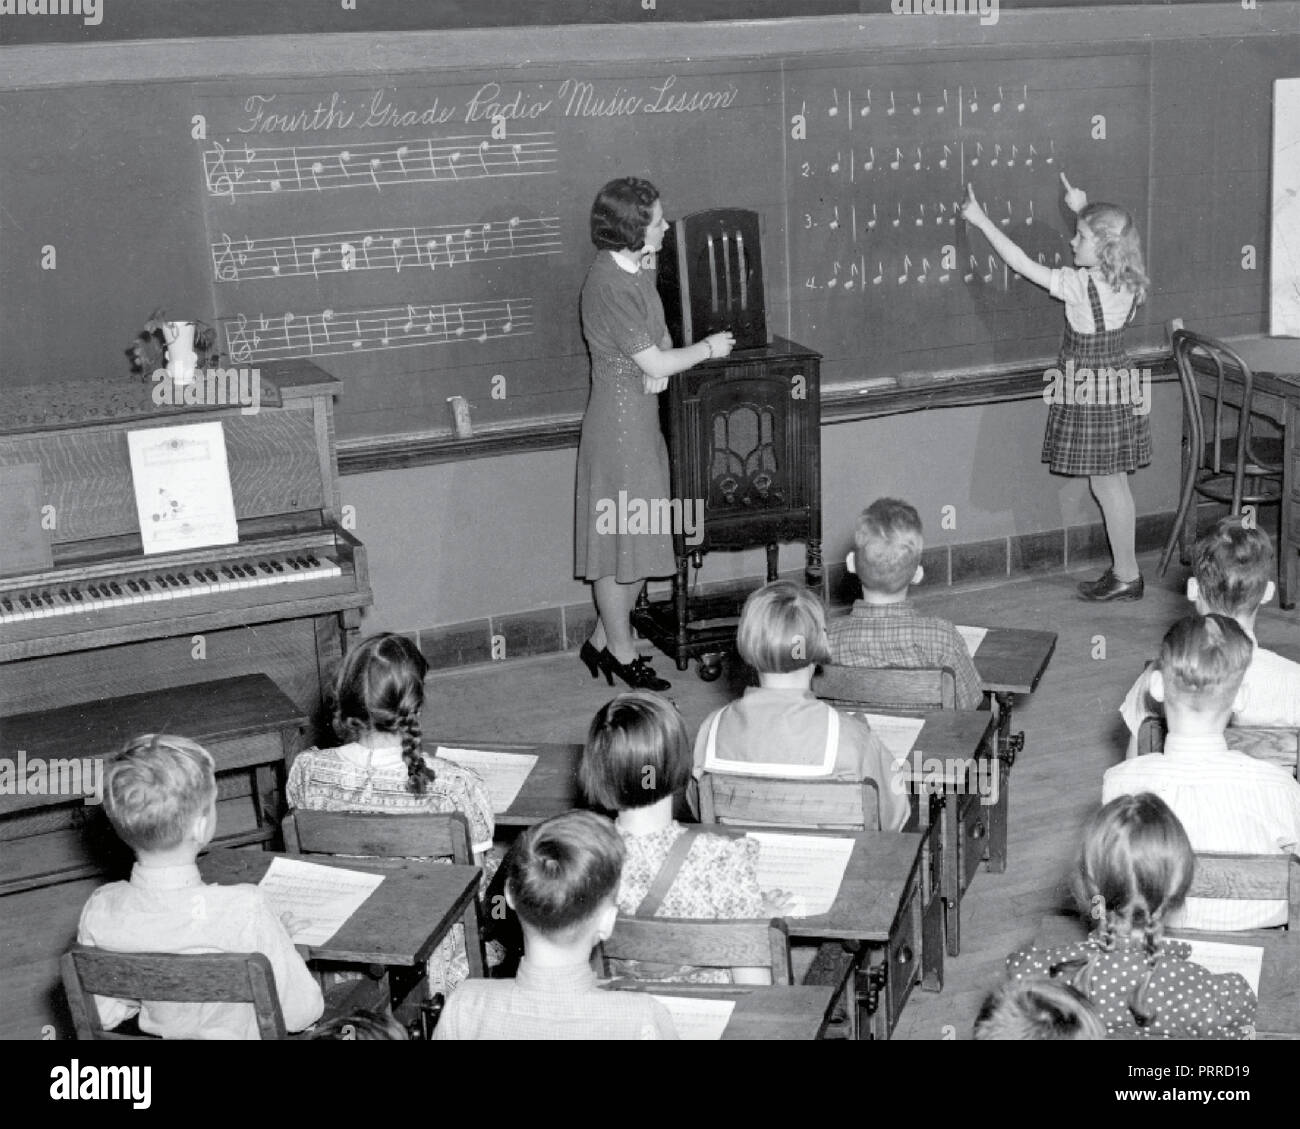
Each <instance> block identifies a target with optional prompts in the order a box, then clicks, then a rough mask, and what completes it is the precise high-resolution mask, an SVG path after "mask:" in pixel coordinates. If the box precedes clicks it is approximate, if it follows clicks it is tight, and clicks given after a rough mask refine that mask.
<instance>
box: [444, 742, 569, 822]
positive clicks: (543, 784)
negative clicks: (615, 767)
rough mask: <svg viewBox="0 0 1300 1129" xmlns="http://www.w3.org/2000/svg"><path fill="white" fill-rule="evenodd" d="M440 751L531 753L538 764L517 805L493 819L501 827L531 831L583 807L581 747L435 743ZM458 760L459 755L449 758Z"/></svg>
mask: <svg viewBox="0 0 1300 1129" xmlns="http://www.w3.org/2000/svg"><path fill="white" fill-rule="evenodd" d="M432 744H437V745H438V746H439V748H446V749H454V748H462V749H464V748H470V749H482V750H484V751H489V752H498V753H531V754H533V755H534V756H536V757H537V763H536V764H535V765H533V770H532V772H530V773H529V774H528V779H527V780H525V781H524V784H523V787H522V788H520V789H519V794H518V795H517V796H516V797H515V799H514V802H513V803H512V804H511V805H510V806H509V807H508V808H507V809H506V810H505V811H503V812H495V813H494V816H493V818H494V819H495V822H496V825H497V826H498V827H531V826H532V825H533V824H535V823H541V821H542V820H544V819H549V818H550V817H551V816H553V815H559V814H560V813H561V812H566V811H569V810H570V809H572V808H578V807H582V806H583V799H582V790H581V789H580V788H579V787H578V765H579V764H580V763H581V762H582V746H581V745H559V744H543V745H517V744H516V745H512V744H503V743H501V742H500V741H437V742H435V741H433V740H432V739H429V740H427V741H426V745H432ZM449 759H451V760H455V759H456V755H455V754H454V753H452V754H450V757H449Z"/></svg>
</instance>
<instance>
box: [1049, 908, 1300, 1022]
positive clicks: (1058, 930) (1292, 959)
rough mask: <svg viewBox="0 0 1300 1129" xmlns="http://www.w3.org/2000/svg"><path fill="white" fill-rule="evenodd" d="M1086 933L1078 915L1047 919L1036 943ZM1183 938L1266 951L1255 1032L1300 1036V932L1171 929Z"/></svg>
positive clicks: (1065, 941) (1062, 940)
mask: <svg viewBox="0 0 1300 1129" xmlns="http://www.w3.org/2000/svg"><path fill="white" fill-rule="evenodd" d="M1086 936H1087V928H1086V927H1085V925H1084V923H1083V921H1082V920H1081V919H1080V918H1078V917H1071V916H1065V915H1054V916H1051V917H1048V918H1045V919H1044V921H1043V923H1042V925H1041V926H1040V927H1039V932H1038V936H1037V937H1036V938H1035V939H1034V944H1035V945H1036V946H1038V947H1040V948H1050V947H1051V946H1053V945H1064V944H1070V943H1071V942H1073V941H1079V940H1082V939H1083V938H1084V937H1086ZM1169 936H1170V937H1173V938H1175V939H1181V940H1184V941H1216V942H1218V943H1219V944H1224V945H1254V946H1257V947H1259V948H1262V949H1263V950H1264V959H1263V962H1262V965H1261V967H1260V971H1259V1012H1258V1014H1257V1015H1256V1017H1255V1033H1256V1036H1257V1037H1258V1038H1262V1039H1300V933H1291V932H1288V931H1286V930H1282V929H1257V930H1246V931H1243V932H1240V933H1201V932H1193V931H1191V930H1170V932H1169Z"/></svg>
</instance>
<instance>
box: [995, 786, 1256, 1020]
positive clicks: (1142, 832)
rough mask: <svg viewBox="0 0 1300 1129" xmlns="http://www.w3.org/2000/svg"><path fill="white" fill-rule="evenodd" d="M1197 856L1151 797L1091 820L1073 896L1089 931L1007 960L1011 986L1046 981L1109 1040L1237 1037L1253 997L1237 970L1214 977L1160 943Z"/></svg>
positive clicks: (1187, 951)
mask: <svg viewBox="0 0 1300 1129" xmlns="http://www.w3.org/2000/svg"><path fill="white" fill-rule="evenodd" d="M1195 865H1196V858H1195V856H1194V855H1193V854H1192V847H1191V844H1190V843H1189V842H1188V840H1187V834H1186V832H1185V831H1184V830H1183V825H1182V824H1181V823H1179V821H1178V817H1177V816H1176V815H1174V813H1173V812H1172V811H1171V810H1170V808H1169V805H1168V804H1166V803H1165V802H1164V800H1162V799H1160V797H1159V796H1156V795H1154V794H1153V793H1151V792H1141V793H1138V794H1137V795H1127V796H1119V797H1117V798H1116V799H1114V800H1112V801H1111V802H1110V803H1108V804H1107V805H1106V806H1105V807H1103V808H1102V809H1101V810H1100V811H1099V812H1097V814H1096V815H1094V816H1093V817H1092V819H1091V820H1090V821H1089V823H1088V825H1087V827H1086V828H1085V831H1084V844H1083V856H1082V859H1081V862H1080V866H1079V873H1078V875H1077V877H1076V889H1075V892H1076V895H1077V897H1078V898H1079V902H1080V905H1081V906H1083V907H1084V908H1085V912H1087V913H1088V914H1089V916H1090V918H1091V920H1092V923H1093V931H1092V933H1091V934H1090V935H1089V937H1088V939H1087V940H1086V941H1077V942H1075V943H1074V944H1070V945H1063V946H1058V947H1055V948H1050V949H1034V948H1029V949H1025V950H1022V951H1021V952H1018V953H1013V954H1012V955H1011V956H1010V957H1008V958H1007V970H1008V972H1009V973H1010V974H1011V978H1012V980H1013V981H1017V980H1028V979H1034V978H1038V977H1043V976H1052V977H1056V978H1060V979H1063V980H1065V981H1067V982H1068V983H1069V984H1070V985H1072V986H1073V987H1075V988H1077V989H1078V990H1079V991H1080V992H1081V993H1083V995H1084V996H1086V997H1087V998H1088V999H1089V1000H1090V1001H1091V1002H1092V1004H1093V1006H1094V1007H1095V1008H1096V1009H1097V1011H1098V1013H1099V1014H1100V1016H1101V1018H1102V1020H1103V1021H1104V1022H1105V1024H1106V1027H1107V1029H1108V1030H1109V1032H1110V1035H1111V1037H1112V1038H1113V1037H1120V1038H1156V1039H1198V1038H1211V1039H1216V1038H1217V1039H1240V1038H1246V1037H1248V1035H1249V1033H1250V1026H1251V1024H1253V1023H1254V1020H1255V1007H1256V1000H1255V993H1254V992H1252V991H1251V989H1250V985H1249V984H1248V983H1247V982H1246V980H1245V978H1244V977H1243V976H1242V975H1241V974H1240V973H1236V972H1232V973H1226V974H1216V973H1212V972H1210V971H1208V970H1207V969H1205V968H1203V967H1202V966H1201V965H1199V964H1194V963H1193V962H1192V961H1191V960H1190V959H1189V958H1190V956H1191V951H1192V950H1191V946H1189V945H1188V944H1187V943H1186V942H1185V941H1175V940H1170V939H1167V938H1166V937H1165V935H1164V930H1165V923H1166V921H1167V920H1168V918H1169V916H1170V914H1172V913H1174V912H1175V911H1177V910H1178V909H1179V908H1180V907H1181V906H1182V904H1183V901H1184V899H1185V898H1186V897H1187V891H1188V888H1189V887H1190V886H1191V884H1192V872H1193V869H1194V868H1195Z"/></svg>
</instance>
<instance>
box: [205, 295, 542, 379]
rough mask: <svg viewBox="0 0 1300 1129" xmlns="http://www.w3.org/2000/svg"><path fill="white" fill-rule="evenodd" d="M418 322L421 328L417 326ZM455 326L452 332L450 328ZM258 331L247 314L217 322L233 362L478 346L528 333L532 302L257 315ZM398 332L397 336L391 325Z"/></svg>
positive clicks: (518, 299)
mask: <svg viewBox="0 0 1300 1129" xmlns="http://www.w3.org/2000/svg"><path fill="white" fill-rule="evenodd" d="M421 322H423V325H421V324H420V323H421ZM453 324H454V326H455V328H452V326H453ZM259 325H260V326H262V327H263V329H262V331H261V332H258V333H250V331H249V318H248V315H247V314H242V313H241V314H237V315H235V316H234V317H231V318H223V319H221V328H222V332H223V333H224V335H225V338H226V348H227V350H228V352H229V353H230V356H231V359H232V360H234V361H236V362H238V363H241V364H242V363H244V362H246V361H247V362H262V361H272V360H279V359H286V358H293V357H319V356H329V355H332V354H334V355H336V354H340V353H350V352H372V351H376V350H381V349H402V348H413V347H419V346H427V345H445V344H448V343H452V342H455V341H458V340H464V339H469V340H473V341H475V342H477V343H479V344H485V343H486V342H488V341H490V340H493V339H495V338H501V337H513V336H524V335H527V334H530V333H532V331H533V299H532V298H509V299H499V300H487V301H480V302H451V303H443V304H435V305H427V306H414V305H407V306H405V307H402V306H395V307H388V308H378V309H367V310H349V311H339V310H334V309H324V310H322V311H321V312H320V313H318V314H307V315H301V316H300V315H296V314H293V313H284V314H279V315H270V316H269V317H268V315H266V314H261V315H259ZM394 326H398V327H400V329H401V335H400V336H397V335H395V334H394V332H393V327H394Z"/></svg>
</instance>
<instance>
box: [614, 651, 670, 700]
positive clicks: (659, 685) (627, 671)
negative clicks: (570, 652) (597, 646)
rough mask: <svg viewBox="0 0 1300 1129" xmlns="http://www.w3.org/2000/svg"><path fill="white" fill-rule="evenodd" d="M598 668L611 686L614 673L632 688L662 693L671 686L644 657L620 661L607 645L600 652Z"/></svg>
mask: <svg viewBox="0 0 1300 1129" xmlns="http://www.w3.org/2000/svg"><path fill="white" fill-rule="evenodd" d="M600 669H601V670H603V671H604V672H605V677H606V678H607V679H608V680H609V684H610V685H611V686H613V685H614V675H616V674H617V675H618V676H619V678H621V679H622V680H623V681H624V682H626V683H627V684H628V685H629V686H631V687H632V689H633V690H655V691H657V692H660V693H662V692H663V691H664V690H667V689H669V688H670V687H671V686H672V683H671V682H668V681H666V680H665V679H662V678H660V677H659V675H657V674H655V672H654V667H652V666H651V665H650V663H649V662H647V661H646V660H645V659H642V658H638V659H634V660H633V661H632V662H630V663H621V662H619V661H618V659H616V658H615V657H614V656H613V655H612V654H611V653H610V650H609V648H608V647H606V648H605V649H604V650H603V651H601V652H600Z"/></svg>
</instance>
